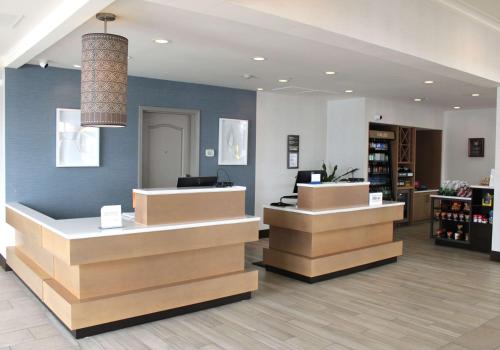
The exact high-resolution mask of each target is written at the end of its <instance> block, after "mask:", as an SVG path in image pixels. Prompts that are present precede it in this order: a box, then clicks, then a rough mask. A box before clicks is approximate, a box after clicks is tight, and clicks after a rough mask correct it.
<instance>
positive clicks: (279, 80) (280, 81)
mask: <svg viewBox="0 0 500 350" xmlns="http://www.w3.org/2000/svg"><path fill="white" fill-rule="evenodd" d="M278 82H279V83H288V79H278Z"/></svg>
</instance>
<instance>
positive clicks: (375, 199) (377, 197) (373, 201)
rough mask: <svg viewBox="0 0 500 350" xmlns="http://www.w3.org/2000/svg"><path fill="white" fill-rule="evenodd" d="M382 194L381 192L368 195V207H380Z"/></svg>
mask: <svg viewBox="0 0 500 350" xmlns="http://www.w3.org/2000/svg"><path fill="white" fill-rule="evenodd" d="M383 197H384V194H383V193H382V192H374V193H370V202H369V203H370V206H372V205H382V199H383Z"/></svg>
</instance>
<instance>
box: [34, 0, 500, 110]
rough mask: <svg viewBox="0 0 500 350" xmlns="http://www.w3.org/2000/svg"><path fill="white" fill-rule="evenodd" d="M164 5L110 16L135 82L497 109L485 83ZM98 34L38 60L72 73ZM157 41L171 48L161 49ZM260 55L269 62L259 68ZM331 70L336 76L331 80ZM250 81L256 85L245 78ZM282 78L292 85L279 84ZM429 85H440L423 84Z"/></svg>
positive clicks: (118, 10)
mask: <svg viewBox="0 0 500 350" xmlns="http://www.w3.org/2000/svg"><path fill="white" fill-rule="evenodd" d="M211 2H212V3H214V1H213V0H211V1H207V2H206V4H210V3H211ZM215 2H219V3H220V2H221V1H215ZM162 3H163V4H160V3H159V1H153V0H150V1H142V0H117V1H116V2H115V3H113V4H112V5H111V6H109V7H108V8H107V9H106V11H110V12H113V13H115V14H116V15H117V16H118V20H117V21H116V22H113V23H111V24H109V25H108V28H109V32H112V33H117V34H120V35H124V36H126V37H127V38H128V39H129V55H130V56H131V59H130V61H129V74H130V75H134V76H141V77H149V78H158V79H168V80H175V81H184V82H193V83H202V84H210V85H218V86H226V87H232V88H241V89H250V90H255V89H257V88H263V89H264V90H266V91H276V92H281V93H287V94H298V95H327V96H329V97H333V98H346V97H353V96H367V97H378V98H390V99H397V100H401V101H407V102H411V103H417V102H414V101H413V99H414V98H423V101H422V102H418V103H421V104H427V105H432V106H436V107H439V108H442V109H451V108H452V107H453V106H456V105H459V106H462V108H484V107H495V106H496V89H495V84H494V83H493V82H490V81H487V80H481V79H478V80H476V83H475V84H471V83H470V82H467V79H463V80H462V79H452V78H450V77H449V76H445V75H438V74H436V73H429V71H424V70H421V69H416V68H413V67H411V66H409V65H403V64H398V63H394V60H391V61H389V60H384V59H383V58H379V57H375V56H371V55H366V54H362V53H360V52H358V51H354V50H349V49H345V48H341V47H338V46H333V45H331V44H326V43H324V42H319V41H313V40H309V39H304V38H300V37H298V36H293V35H288V34H284V33H282V32H278V31H273V30H269V29H264V28H261V27H257V26H253V25H249V24H244V23H240V22H236V21H233V20H229V19H227V18H221V17H215V16H209V15H206V14H203V13H200V12H192V11H188V10H184V9H179V8H176V7H171V6H168V3H169V1H165V0H164V1H162ZM165 3H166V4H167V5H165ZM266 20H267V21H269V20H270V19H269V18H266ZM95 31H102V23H100V22H98V21H97V20H95V19H94V18H92V19H90V20H88V21H87V22H86V23H84V24H83V25H82V26H80V27H78V28H77V29H76V30H74V31H73V32H71V33H70V34H69V35H67V36H66V37H64V38H63V39H62V40H60V41H59V42H57V43H56V44H54V45H53V46H51V47H50V48H49V49H47V50H45V51H44V52H43V53H41V54H40V55H39V56H38V57H37V58H36V59H39V58H44V59H48V60H50V64H51V66H56V67H64V68H73V65H74V64H79V62H80V48H81V44H80V41H81V35H82V34H85V33H88V32H95ZM154 38H164V39H168V40H170V43H169V44H166V45H159V44H156V43H154V42H153V39H154ZM255 56H263V57H265V58H266V60H265V61H260V62H256V61H254V60H252V57H255ZM33 62H36V61H33ZM325 71H335V72H336V74H335V75H325V74H324V72H325ZM245 74H248V75H251V76H252V78H250V79H245V78H243V75H245ZM282 78H286V79H289V83H279V82H277V80H278V79H282ZM425 80H433V81H434V82H435V83H434V84H424V81H425ZM345 90H353V91H354V92H353V93H350V94H346V93H345V92H344V91H345ZM472 93H479V94H480V96H479V97H472V96H471V94H472Z"/></svg>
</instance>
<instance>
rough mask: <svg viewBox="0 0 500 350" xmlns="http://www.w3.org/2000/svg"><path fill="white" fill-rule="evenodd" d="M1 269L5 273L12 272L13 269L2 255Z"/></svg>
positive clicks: (0, 255)
mask: <svg viewBox="0 0 500 350" xmlns="http://www.w3.org/2000/svg"><path fill="white" fill-rule="evenodd" d="M0 267H1V268H2V269H3V270H4V271H12V269H11V268H10V266H9V265H8V264H7V259H5V258H4V256H3V255H2V254H0Z"/></svg>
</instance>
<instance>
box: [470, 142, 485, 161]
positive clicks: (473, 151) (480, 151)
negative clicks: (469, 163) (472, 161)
mask: <svg viewBox="0 0 500 350" xmlns="http://www.w3.org/2000/svg"><path fill="white" fill-rule="evenodd" d="M469 157H484V138H473V139H469Z"/></svg>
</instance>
